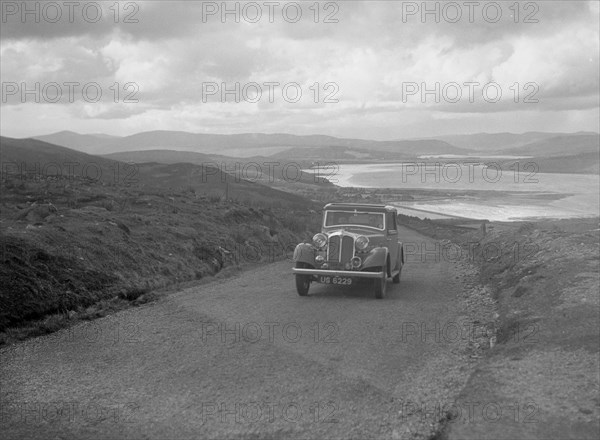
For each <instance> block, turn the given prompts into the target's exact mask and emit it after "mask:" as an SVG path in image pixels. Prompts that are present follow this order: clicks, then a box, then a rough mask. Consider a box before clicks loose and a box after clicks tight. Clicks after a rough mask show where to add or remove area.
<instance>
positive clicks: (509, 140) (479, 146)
mask: <svg viewBox="0 0 600 440" xmlns="http://www.w3.org/2000/svg"><path fill="white" fill-rule="evenodd" d="M581 135H593V136H598V133H594V132H588V131H581V132H577V133H544V132H539V131H530V132H527V133H521V134H515V133H475V134H458V135H446V136H438V137H433V138H431V139H438V140H443V141H445V142H448V143H450V144H452V145H455V146H457V147H460V148H466V149H468V150H474V151H478V152H480V153H484V152H485V153H489V152H494V153H496V152H498V151H503V150H511V149H517V148H518V147H522V146H524V145H528V144H531V143H535V142H542V141H544V140H546V139H550V138H555V137H561V138H571V137H578V136H581Z"/></svg>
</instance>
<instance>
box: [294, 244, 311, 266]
mask: <svg viewBox="0 0 600 440" xmlns="http://www.w3.org/2000/svg"><path fill="white" fill-rule="evenodd" d="M292 260H293V261H294V262H295V263H307V264H310V265H311V266H313V267H314V266H315V248H314V246H313V245H311V244H309V243H300V244H299V245H297V246H296V249H294V256H293V258H292Z"/></svg>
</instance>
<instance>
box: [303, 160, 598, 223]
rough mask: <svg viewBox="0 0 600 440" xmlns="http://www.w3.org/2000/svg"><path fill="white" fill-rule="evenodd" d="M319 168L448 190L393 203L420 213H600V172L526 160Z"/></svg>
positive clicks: (378, 183)
mask: <svg viewBox="0 0 600 440" xmlns="http://www.w3.org/2000/svg"><path fill="white" fill-rule="evenodd" d="M313 171H315V170H313ZM316 171H317V172H318V173H319V175H321V176H322V177H326V178H327V179H328V180H330V181H331V182H332V183H335V184H336V185H339V186H343V187H364V188H396V189H398V188H400V189H413V190H414V189H422V190H442V191H444V190H448V193H446V194H442V195H441V196H440V197H437V198H435V199H434V200H432V199H431V198H428V199H427V200H415V201H400V200H398V201H397V202H394V203H393V204H394V205H395V206H397V207H398V208H399V212H402V213H405V214H408V215H415V216H418V217H421V218H425V217H428V218H439V217H445V216H450V217H452V216H456V217H466V218H477V219H489V220H497V221H517V220H524V219H534V218H577V217H595V216H598V215H600V202H599V199H600V177H599V176H598V175H597V174H559V173H541V172H539V169H537V166H536V165H535V164H533V163H531V162H527V160H526V159H523V161H522V162H520V163H519V164H518V166H515V167H514V168H513V169H510V170H500V169H499V167H497V166H496V165H494V163H488V166H484V165H482V164H480V163H477V162H476V160H475V161H473V162H468V161H462V162H460V163H456V162H455V163H452V164H444V163H432V162H405V163H381V164H347V165H336V166H335V168H334V167H328V168H322V169H316Z"/></svg>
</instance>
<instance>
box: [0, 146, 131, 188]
mask: <svg viewBox="0 0 600 440" xmlns="http://www.w3.org/2000/svg"><path fill="white" fill-rule="evenodd" d="M0 152H1V158H0V160H1V163H2V167H0V173H2V177H3V178H4V177H5V175H7V174H9V175H13V176H15V177H19V176H22V177H23V178H33V179H39V178H40V177H50V176H58V177H62V178H74V177H77V178H83V179H85V178H88V179H91V180H100V181H103V182H114V183H123V181H122V180H119V177H121V178H122V177H123V176H124V175H126V173H129V172H131V171H132V170H131V169H130V168H129V167H128V166H127V164H125V163H119V162H117V161H115V160H112V159H107V158H103V157H99V156H92V155H90V154H86V153H82V152H80V151H77V150H73V149H70V148H66V147H62V146H59V145H54V144H49V143H47V142H42V141H39V140H36V139H13V138H8V137H0Z"/></svg>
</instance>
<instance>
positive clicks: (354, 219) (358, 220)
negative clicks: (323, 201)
mask: <svg viewBox="0 0 600 440" xmlns="http://www.w3.org/2000/svg"><path fill="white" fill-rule="evenodd" d="M383 219H384V215H383V213H382V212H361V211H326V212H325V226H326V227H330V226H367V227H371V228H376V229H383V225H384V223H383Z"/></svg>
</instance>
